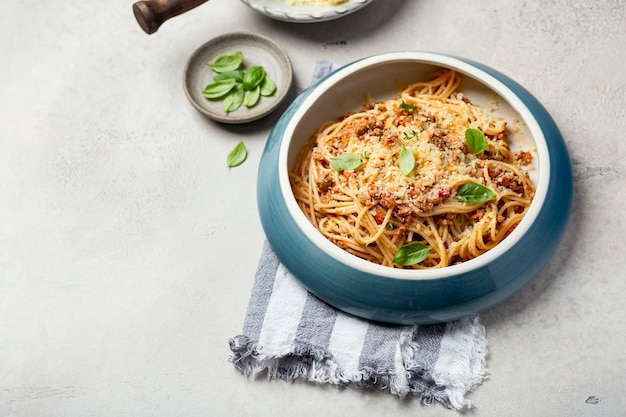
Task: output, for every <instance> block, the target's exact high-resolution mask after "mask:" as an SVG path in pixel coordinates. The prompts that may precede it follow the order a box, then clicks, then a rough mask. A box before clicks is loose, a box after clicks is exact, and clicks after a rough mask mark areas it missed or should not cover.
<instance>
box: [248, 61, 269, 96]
mask: <svg viewBox="0 0 626 417" xmlns="http://www.w3.org/2000/svg"><path fill="white" fill-rule="evenodd" d="M263 78H265V70H264V69H263V67H260V66H258V65H257V66H256V67H252V68H250V69H248V70H247V71H246V72H244V73H243V89H244V90H246V91H250V90H253V89H254V88H255V87H256V86H257V85H259V84H261V82H262V81H263Z"/></svg>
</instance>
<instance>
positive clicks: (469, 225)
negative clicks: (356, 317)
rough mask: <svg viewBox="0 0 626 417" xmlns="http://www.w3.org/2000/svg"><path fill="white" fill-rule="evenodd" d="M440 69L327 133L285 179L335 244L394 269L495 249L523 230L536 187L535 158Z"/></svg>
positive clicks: (315, 138) (440, 263)
mask: <svg viewBox="0 0 626 417" xmlns="http://www.w3.org/2000/svg"><path fill="white" fill-rule="evenodd" d="M460 83H461V76H460V75H459V74H457V73H456V72H455V71H452V70H440V71H437V72H436V73H434V74H433V75H432V76H431V77H430V78H429V79H428V80H427V81H425V82H419V83H416V84H413V85H410V86H408V87H406V88H405V89H404V90H402V91H401V92H400V93H399V95H398V96H397V97H396V98H394V99H392V100H388V101H384V102H375V103H371V104H368V105H366V106H364V107H363V108H362V109H361V110H360V111H358V112H355V113H349V114H345V115H343V116H341V117H339V118H338V119H337V120H336V121H329V122H327V123H325V124H324V125H323V126H321V127H320V128H319V129H318V130H317V131H316V132H315V133H314V134H313V135H312V136H311V138H310V139H309V140H308V141H307V143H306V145H305V146H304V148H303V150H302V151H301V153H300V156H299V158H298V161H297V163H296V165H295V167H294V168H293V169H292V170H291V171H290V173H289V178H290V182H291V187H292V190H293V193H294V196H295V198H296V200H297V202H298V205H299V207H300V209H301V210H302V212H303V213H304V214H305V215H306V216H307V218H308V219H309V221H310V222H311V223H312V224H313V225H314V226H315V227H316V228H317V229H318V230H319V231H320V232H321V233H322V234H323V235H324V236H325V237H326V238H327V239H328V240H330V241H331V242H332V243H334V244H335V245H337V246H339V247H340V248H342V249H344V250H346V251H348V252H349V253H351V254H353V255H356V256H358V257H360V258H363V259H365V260H368V261H371V262H374V263H377V264H380V265H384V266H389V267H395V268H441V267H446V266H449V265H454V264H457V263H460V262H463V261H466V260H469V259H473V258H475V257H477V256H479V255H481V254H482V253H484V252H486V251H488V250H490V249H491V248H493V247H494V246H495V245H497V244H498V243H499V242H501V241H502V240H503V239H504V238H505V237H506V236H508V235H509V234H510V233H511V232H512V231H513V230H514V228H515V227H516V226H517V225H518V224H519V223H520V221H521V219H522V218H523V216H524V215H525V214H526V212H527V211H528V208H529V206H530V203H531V201H532V199H533V196H534V193H535V188H534V185H533V184H532V182H531V180H530V178H529V174H528V170H529V169H530V168H531V163H532V154H531V153H530V152H528V151H518V152H515V153H514V152H512V151H511V149H510V146H509V143H508V142H507V137H508V135H509V130H508V128H507V122H506V121H505V120H503V119H501V118H498V117H495V116H493V115H491V114H489V113H488V112H486V111H483V110H482V109H481V108H480V107H478V106H475V105H473V104H472V103H471V101H470V100H469V99H468V98H467V97H465V96H464V95H463V94H462V93H461V92H458V91H457V90H458V87H459V84H460Z"/></svg>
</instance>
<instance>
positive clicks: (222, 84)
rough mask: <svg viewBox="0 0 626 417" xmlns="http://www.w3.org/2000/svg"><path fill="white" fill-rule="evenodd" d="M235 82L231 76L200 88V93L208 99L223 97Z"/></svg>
mask: <svg viewBox="0 0 626 417" xmlns="http://www.w3.org/2000/svg"><path fill="white" fill-rule="evenodd" d="M235 84H237V81H235V80H234V79H233V78H230V79H228V80H222V81H217V82H215V83H213V84H209V85H207V86H206V87H204V90H202V95H203V96H204V97H205V98H208V99H209V100H212V99H216V98H220V97H224V96H225V95H226V94H228V92H230V90H232V89H233V87H234V86H235Z"/></svg>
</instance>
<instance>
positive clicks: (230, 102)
mask: <svg viewBox="0 0 626 417" xmlns="http://www.w3.org/2000/svg"><path fill="white" fill-rule="evenodd" d="M243 98H244V91H243V87H242V86H241V84H237V85H235V88H233V89H232V91H231V92H230V93H228V95H227V96H226V97H225V98H224V101H223V102H222V108H223V109H224V112H226V113H230V112H233V111H235V110H237V109H238V108H239V107H241V105H242V104H243Z"/></svg>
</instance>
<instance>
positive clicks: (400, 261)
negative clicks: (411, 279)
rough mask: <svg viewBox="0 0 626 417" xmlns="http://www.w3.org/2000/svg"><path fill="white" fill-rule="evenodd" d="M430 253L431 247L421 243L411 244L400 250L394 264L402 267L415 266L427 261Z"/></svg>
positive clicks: (394, 258)
mask: <svg viewBox="0 0 626 417" xmlns="http://www.w3.org/2000/svg"><path fill="white" fill-rule="evenodd" d="M428 252H430V246H427V245H424V244H423V243H421V242H413V243H409V244H407V245H404V246H402V247H401V248H400V249H398V252H396V255H395V256H394V257H393V261H392V262H393V263H394V264H395V265H400V266H409V265H415V264H418V263H420V262H422V261H423V260H424V259H426V257H427V256H428Z"/></svg>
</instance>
